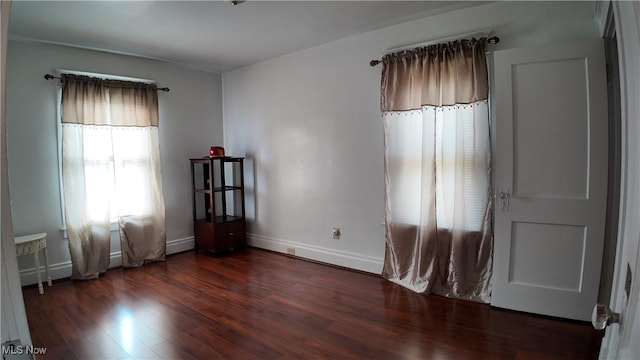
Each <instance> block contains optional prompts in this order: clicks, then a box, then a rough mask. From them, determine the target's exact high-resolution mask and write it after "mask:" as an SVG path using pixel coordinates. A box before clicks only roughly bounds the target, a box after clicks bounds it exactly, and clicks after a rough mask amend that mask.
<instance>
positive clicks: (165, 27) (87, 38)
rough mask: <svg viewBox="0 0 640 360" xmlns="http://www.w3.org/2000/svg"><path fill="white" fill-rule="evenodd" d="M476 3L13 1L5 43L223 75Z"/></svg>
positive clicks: (217, 0) (251, 0) (254, 0)
mask: <svg viewBox="0 0 640 360" xmlns="http://www.w3.org/2000/svg"><path fill="white" fill-rule="evenodd" d="M478 4H481V3H480V2H477V1H471V2H470V1H400V0H396V1H303V0H297V1H266V0H247V1H246V2H244V3H241V4H239V5H236V6H234V5H232V4H231V3H229V2H226V1H220V0H209V1H113V0H112V1H20V0H17V1H15V0H14V1H13V2H12V5H11V16H10V19H9V37H10V39H14V40H16V39H29V40H37V41H43V42H48V43H57V44H64V45H71V46H76V47H82V48H89V49H96V50H104V51H109V52H116V53H124V54H131V55H138V56H144V57H150V58H155V59H161V60H165V61H170V62H174V63H179V64H183V65H186V66H189V67H193V68H196V69H201V70H206V71H211V72H224V71H228V70H231V69H235V68H239V67H242V66H246V65H249V64H253V63H257V62H260V61H263V60H267V59H270V58H274V57H277V56H280V55H284V54H287V53H291V52H295V51H299V50H303V49H306V48H310V47H313V46H317V45H320V44H324V43H327V42H330V41H334V40H337V39H341V38H345V37H348V36H353V35H356V34H361V33H365V32H368V31H372V30H375V29H379V28H382V27H386V26H390V25H394V24H398V23H401V22H405V21H409V20H413V19H418V18H423V17H427V16H430V15H435V14H438V13H442V12H446V11H451V10H454V9H459V8H462V7H468V6H473V5H478Z"/></svg>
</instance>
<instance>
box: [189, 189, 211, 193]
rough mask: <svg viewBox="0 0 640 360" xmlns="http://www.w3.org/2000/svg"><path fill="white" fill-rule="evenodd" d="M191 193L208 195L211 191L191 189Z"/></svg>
mask: <svg viewBox="0 0 640 360" xmlns="http://www.w3.org/2000/svg"><path fill="white" fill-rule="evenodd" d="M193 191H194V192H197V193H202V194H209V193H211V190H209V189H193Z"/></svg>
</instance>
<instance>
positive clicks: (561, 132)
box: [491, 40, 608, 320]
mask: <svg viewBox="0 0 640 360" xmlns="http://www.w3.org/2000/svg"><path fill="white" fill-rule="evenodd" d="M494 74H495V96H494V104H495V114H496V121H495V124H496V131H495V134H496V143H495V154H494V157H493V158H494V164H495V178H494V179H495V188H494V191H495V194H496V200H495V229H494V230H495V231H494V233H495V240H494V244H495V245H494V273H493V291H492V300H491V304H492V305H494V306H497V307H503V308H508V309H513V310H520V311H526V312H531V313H536V314H543V315H551V316H558V317H564V318H570V319H579V320H589V319H590V317H591V310H592V309H593V306H594V304H595V303H596V301H597V296H598V286H599V280H600V268H601V264H602V248H603V241H604V224H605V211H606V195H607V194H606V191H607V139H608V133H607V131H608V127H607V104H606V99H607V97H606V76H605V57H604V44H603V42H602V41H601V40H597V41H589V42H580V43H565V44H557V45H548V46H543V47H536V48H524V49H509V50H503V51H496V52H495V53H494Z"/></svg>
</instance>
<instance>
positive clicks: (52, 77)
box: [44, 74, 169, 92]
mask: <svg viewBox="0 0 640 360" xmlns="http://www.w3.org/2000/svg"><path fill="white" fill-rule="evenodd" d="M44 78H45V79H46V80H53V79H58V80H62V78H61V77H59V76H53V75H51V74H44ZM158 90H160V91H165V92H169V88H168V87H163V88H158Z"/></svg>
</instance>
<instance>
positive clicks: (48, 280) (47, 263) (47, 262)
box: [44, 248, 51, 286]
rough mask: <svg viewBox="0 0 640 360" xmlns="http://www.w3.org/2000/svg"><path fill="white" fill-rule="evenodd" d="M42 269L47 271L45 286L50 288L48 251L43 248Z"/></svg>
mask: <svg viewBox="0 0 640 360" xmlns="http://www.w3.org/2000/svg"><path fill="white" fill-rule="evenodd" d="M44 268H45V269H46V270H47V285H49V286H51V274H49V250H47V248H44Z"/></svg>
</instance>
